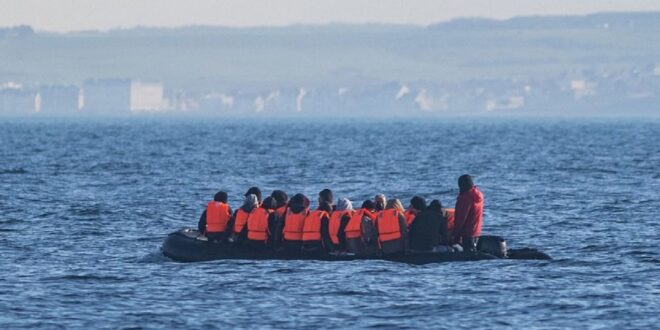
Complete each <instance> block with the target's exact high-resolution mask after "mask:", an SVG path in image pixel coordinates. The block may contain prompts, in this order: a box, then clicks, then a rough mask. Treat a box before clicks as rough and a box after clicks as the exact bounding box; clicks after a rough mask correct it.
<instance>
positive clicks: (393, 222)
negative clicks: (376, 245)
mask: <svg viewBox="0 0 660 330" xmlns="http://www.w3.org/2000/svg"><path fill="white" fill-rule="evenodd" d="M399 215H401V212H400V211H399V210H397V209H389V210H385V211H382V212H381V213H380V215H378V218H377V219H376V228H377V229H378V240H379V241H380V242H381V243H383V242H387V241H392V240H395V239H399V238H401V227H400V226H399Z"/></svg>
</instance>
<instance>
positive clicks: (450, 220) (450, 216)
mask: <svg viewBox="0 0 660 330" xmlns="http://www.w3.org/2000/svg"><path fill="white" fill-rule="evenodd" d="M443 211H444V212H442V213H443V215H444V216H445V218H447V230H448V231H450V232H451V231H453V230H454V213H455V212H456V209H443Z"/></svg>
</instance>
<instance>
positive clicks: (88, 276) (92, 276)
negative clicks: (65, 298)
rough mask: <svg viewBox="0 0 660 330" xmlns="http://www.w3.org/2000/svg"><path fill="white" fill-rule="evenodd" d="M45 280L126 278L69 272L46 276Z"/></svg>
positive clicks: (109, 279) (118, 279)
mask: <svg viewBox="0 0 660 330" xmlns="http://www.w3.org/2000/svg"><path fill="white" fill-rule="evenodd" d="M45 280H67V281H108V282H123V281H125V280H126V278H123V277H117V276H103V275H93V274H82V275H76V274H68V275H63V276H51V277H46V278H45Z"/></svg>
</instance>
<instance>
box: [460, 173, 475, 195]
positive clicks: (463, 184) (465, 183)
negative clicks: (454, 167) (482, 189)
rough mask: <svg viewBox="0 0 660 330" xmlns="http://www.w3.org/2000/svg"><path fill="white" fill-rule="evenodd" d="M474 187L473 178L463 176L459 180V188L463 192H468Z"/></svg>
mask: <svg viewBox="0 0 660 330" xmlns="http://www.w3.org/2000/svg"><path fill="white" fill-rule="evenodd" d="M472 187H474V182H472V177H471V176H469V175H467V174H463V175H461V176H460V177H459V178H458V188H459V189H460V190H461V192H466V191H468V190H470V189H472Z"/></svg>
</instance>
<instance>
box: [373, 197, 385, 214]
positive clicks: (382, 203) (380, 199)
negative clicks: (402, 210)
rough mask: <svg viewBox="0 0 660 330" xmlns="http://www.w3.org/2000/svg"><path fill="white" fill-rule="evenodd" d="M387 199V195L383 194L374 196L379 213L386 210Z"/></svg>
mask: <svg viewBox="0 0 660 330" xmlns="http://www.w3.org/2000/svg"><path fill="white" fill-rule="evenodd" d="M386 201H387V199H386V198H385V195H383V194H378V195H376V196H374V204H375V205H374V206H375V209H376V210H377V211H381V210H384V209H385V203H386Z"/></svg>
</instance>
